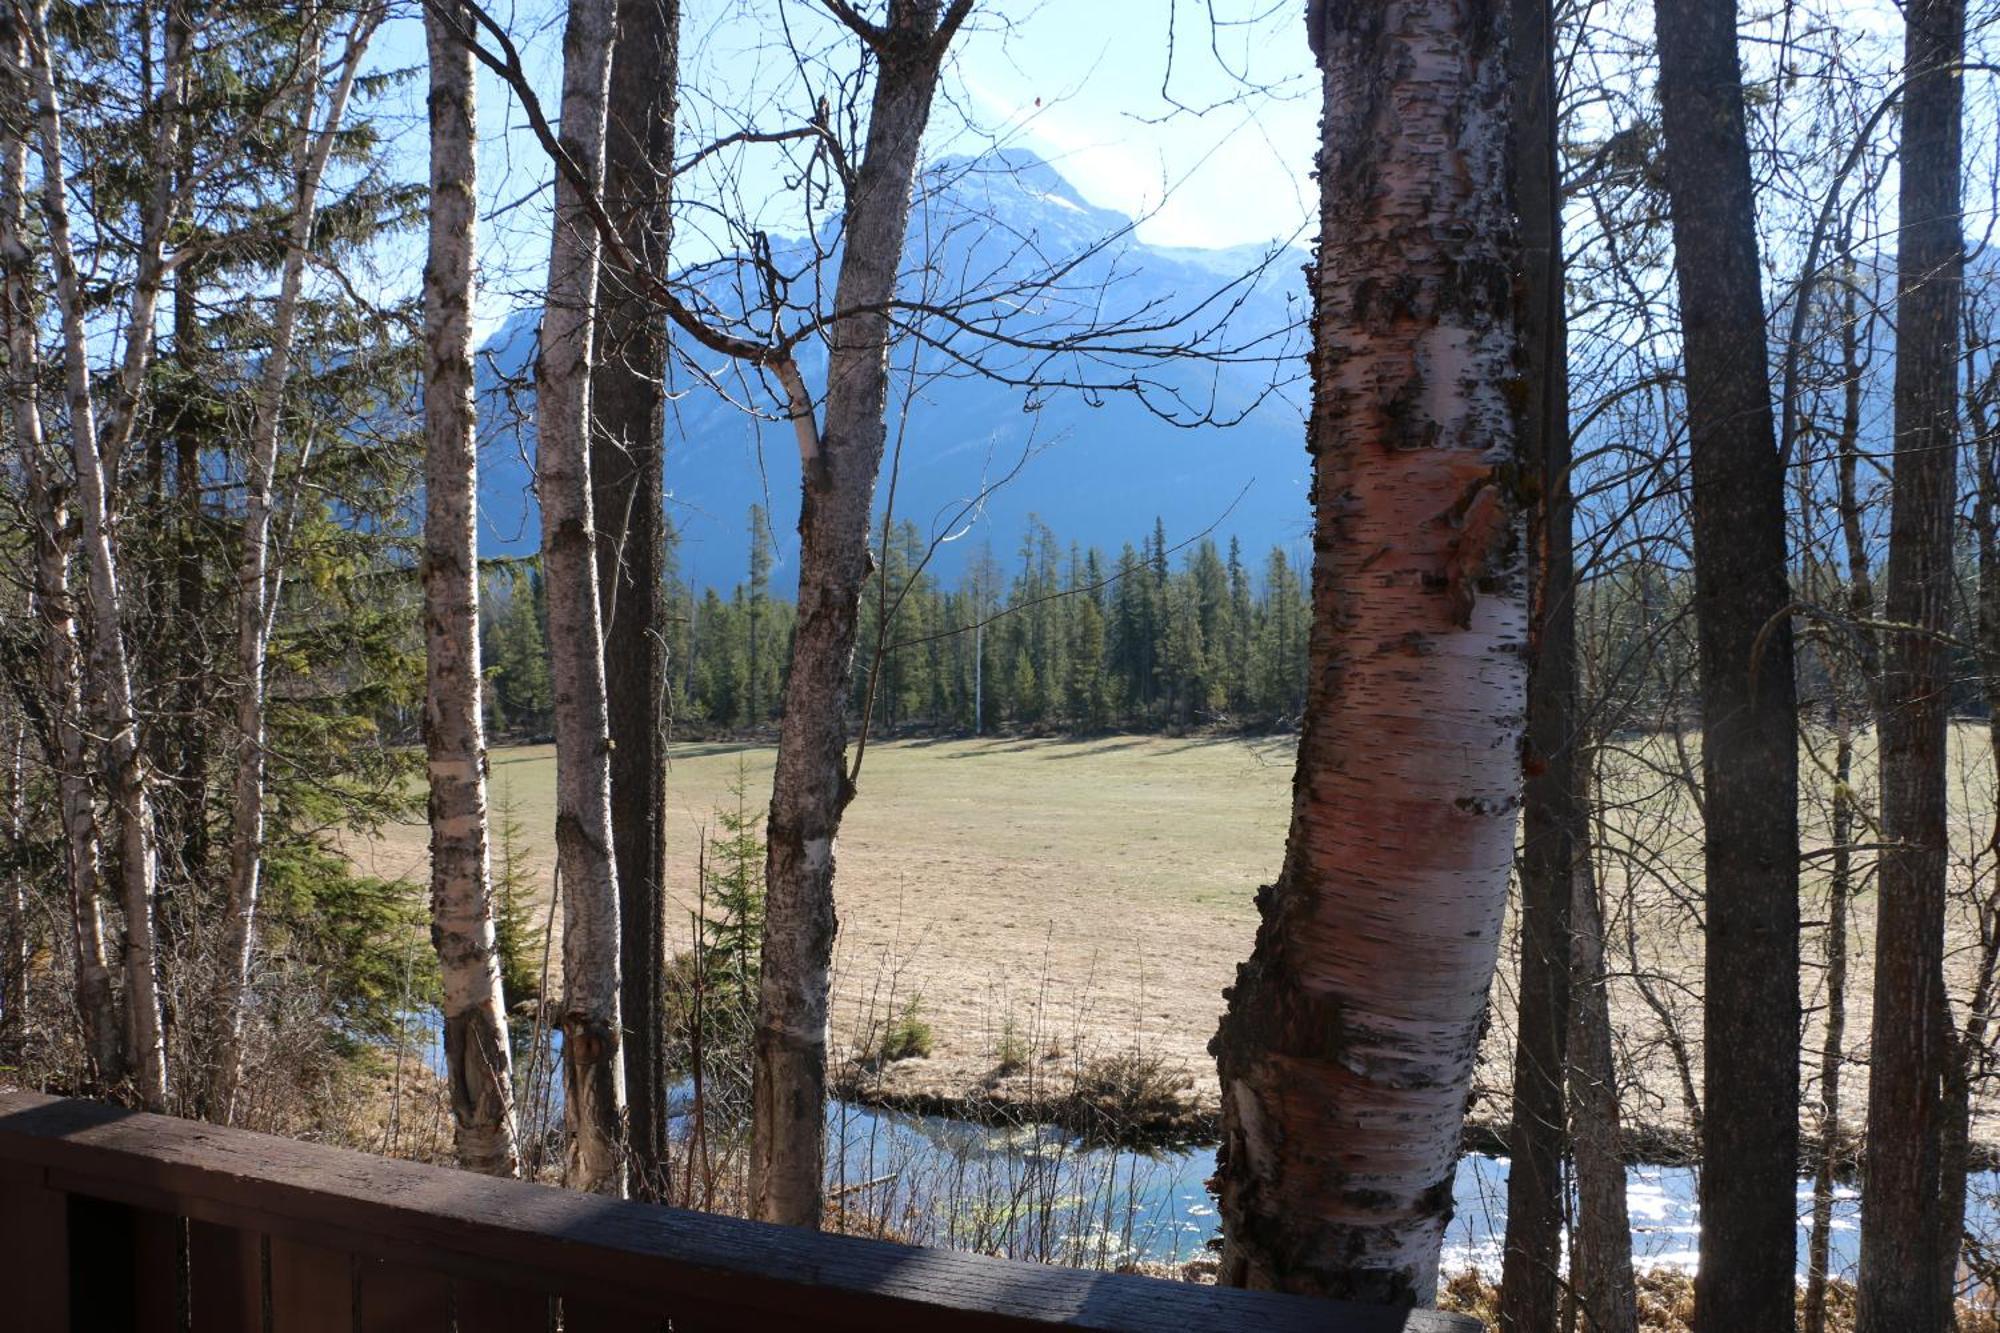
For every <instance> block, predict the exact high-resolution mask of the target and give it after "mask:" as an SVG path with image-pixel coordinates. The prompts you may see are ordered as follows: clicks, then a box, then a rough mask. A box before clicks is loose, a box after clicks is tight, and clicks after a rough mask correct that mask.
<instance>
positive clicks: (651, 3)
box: [590, 0, 680, 1199]
mask: <svg viewBox="0 0 2000 1333" xmlns="http://www.w3.org/2000/svg"><path fill="white" fill-rule="evenodd" d="M679 26H680V4H679V0H619V4H618V48H617V51H616V52H615V53H614V55H613V57H612V65H611V96H610V109H609V115H608V118H607V119H608V125H607V129H606V143H605V162H604V202H605V206H606V208H607V210H608V211H609V213H610V215H611V217H612V219H613V220H614V221H615V222H616V224H617V225H618V227H619V233H620V235H621V237H622V238H623V240H624V243H625V249H626V251H627V252H628V253H630V254H631V255H633V256H634V257H636V258H637V259H639V260H640V262H641V263H643V264H644V265H645V267H646V269H647V271H648V272H650V273H651V274H652V275H653V276H654V277H655V278H656V279H657V280H659V281H661V282H664V281H665V279H666V277H667V249H668V242H669V239H670V225H671V224H670V215H669V213H668V211H667V182H668V180H669V179H670V177H671V176H672V173H673V156H674V91H675V80H676V78H677V77H678V75H677V65H676V42H677V39H678V34H679ZM603 285H604V291H603V293H602V294H601V296H600V299H599V303H598V326H597V331H596V337H597V339H598V343H599V346H598V353H597V358H596V364H595V365H593V366H592V367H591V375H590V400H591V406H592V412H593V416H594V417H595V423H596V425H595V431H594V433H593V434H592V436H591V444H590V448H591V455H590V472H591V484H592V486H593V488H594V491H595V494H594V496H593V500H592V503H593V506H594V508H595V512H596V515H597V567H598V577H599V579H600V585H599V601H600V604H601V605H600V610H601V614H602V616H603V619H604V684H605V693H606V696H607V705H608V709H609V718H608V726H609V730H610V734H611V829H612V852H613V856H614V859H615V860H616V861H617V865H618V917H619V922H618V925H619V943H620V949H621V952H622V955H623V956H622V958H621V960H620V962H621V969H622V973H623V986H622V991H621V994H620V1004H621V1009H622V1013H623V1017H624V1023H625V1033H624V1043H623V1049H624V1056H625V1096H626V1099H627V1108H626V1110H627V1116H626V1120H627V1124H628V1126H629V1128H628V1136H627V1141H628V1148H629V1151H630V1153H631V1173H632V1186H633V1189H634V1191H635V1192H636V1193H637V1194H639V1195H640V1196H641V1197H643V1198H648V1199H658V1198H661V1197H662V1192H663V1190H664V1188H665V1184H666V1181H665V1177H664V1172H665V1170H666V1156H667V1110H666V1103H667V1052H666V1033H667V1020H666V1014H665V995H664V992H663V990H662V987H663V985H664V979H665V978H664V972H665V968H666V958H665V948H666V874H667V865H666V827H665V810H666V771H667V757H666V726H667V716H666V704H667V641H666V624H665V615H666V606H665V601H664V596H665V583H666V520H665V513H664V509H663V505H664V495H663V490H662V487H663V479H662V468H663V466H664V464H665V443H664V442H665V435H666V401H667V400H666V379H665V377H666V370H667V367H666V361H667V327H666V314H665V312H664V311H663V310H661V309H660V307H659V305H658V303H657V302H655V301H654V300H652V299H651V297H650V296H649V295H648V294H647V292H646V291H645V290H644V288H643V287H641V286H640V285H639V284H638V283H636V282H627V281H622V280H621V275H620V273H619V272H618V270H617V269H616V268H615V267H610V268H607V271H606V273H605V275H604V280H603Z"/></svg>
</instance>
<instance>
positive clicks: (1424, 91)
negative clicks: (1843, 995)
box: [1211, 3, 1527, 1305]
mask: <svg viewBox="0 0 2000 1333" xmlns="http://www.w3.org/2000/svg"><path fill="white" fill-rule="evenodd" d="M1308 27H1309V32H1310V36H1311V41H1312V47H1313V50H1314V53H1315V55H1316V56H1317V57H1318V61H1319V65H1320V69H1321V71H1322V75H1323V79H1324V95H1325V112H1324V115H1323V117H1322V120H1321V146H1320V157H1319V168H1320V181H1321V198H1322V203H1321V215H1320V224H1321V225H1320V255H1319V261H1318V264H1317V266H1316V267H1315V268H1314V269H1313V270H1312V275H1311V286H1312V291H1313V298H1314V309H1313V321H1314V330H1315V336H1314V354H1313V362H1312V370H1313V410H1312V418H1311V424H1310V427H1309V435H1308V444H1309V448H1310V450H1311V452H1312V455H1313V467H1314V485H1313V495H1314V497H1315V505H1316V526H1315V536H1314V567H1313V606H1314V617H1313V629H1312V643H1311V659H1312V667H1311V675H1310V697H1309V699H1308V703H1307V708H1306V715H1305V729H1304V733H1303V735H1302V736H1301V738H1300V744H1299V762H1298V776H1297V778H1296V780H1295V782H1294V787H1293V792H1294V796H1293V809H1292V824H1291V831H1290V834H1289V836H1288V838H1287V841H1286V849H1285V864H1284V869H1283V871H1282V873H1281V874H1280V876H1279V879H1278V882H1277V883H1276V884H1275V885H1273V886H1271V887H1270V888H1268V889H1266V890H1265V891H1263V892H1262V893H1260V894H1259V895H1258V907H1259V911H1260V913H1261V916H1262V921H1261V924H1260V926H1259V928H1258V932H1257V943H1256V948H1255V951H1254V952H1253V954H1252V955H1251V958H1250V960H1249V962H1247V963H1245V964H1244V965H1243V966H1242V967H1241V968H1240V969H1239V970H1238V973H1237V980H1236V985H1235V987H1234V988H1233V989H1232V990H1231V991H1229V992H1227V994H1228V997H1229V1008H1228V1012H1227V1014H1226V1015H1225V1016H1224V1018H1223V1021H1222V1026H1221V1030H1220V1031H1219V1032H1218V1033H1217V1035H1216V1038H1215V1040H1214V1042H1213V1043H1212V1044H1211V1049H1212V1050H1213V1051H1214V1052H1215V1055H1216V1058H1217V1065H1218V1069H1219V1072H1220V1074H1221V1078H1222V1090H1223V1092H1222V1097H1223V1142H1222V1147H1221V1149H1220V1150H1219V1153H1218V1161H1217V1175H1216V1184H1217V1187H1218V1191H1219V1195H1220V1200H1221V1211H1222V1217H1223V1256H1222V1270H1221V1280H1222V1281H1225V1282H1230V1283H1234V1284H1237V1285H1246V1286H1258V1287H1282V1288H1285V1289H1288V1290H1292V1291H1299V1292H1307V1293H1316V1294H1323V1295H1331V1296H1346V1297H1353V1298H1359V1299H1364V1300H1371V1301H1377V1302H1382V1303H1385V1304H1403V1305H1407V1304H1409V1303H1411V1302H1412V1301H1416V1302H1428V1301H1429V1300H1430V1299H1431V1298H1432V1295H1433V1293H1434V1290H1435V1286H1436V1281H1437V1265H1438V1254H1439V1247H1440V1244H1441V1242H1442V1239H1443V1235H1444V1227H1445V1222H1446V1220H1447V1218H1449V1216H1450V1214H1451V1188H1452V1177H1453V1171H1454V1167H1455V1165H1456V1163H1457V1158H1458V1136H1459V1130H1460V1124H1461V1120H1462V1118H1463V1116H1464V1111H1465V1101H1466V1095H1467V1090H1468V1088H1469V1086H1470V1080H1471V1075H1472V1063H1473V1058H1474V1055H1475V1052H1476V1049H1477V1046H1478V1038H1479V1030H1480V1026H1481V1021H1482V1017H1483V1015H1484V1011H1485V1004H1486V997H1487V991H1488V987H1489V985H1490V984H1491V981H1492V976H1493V968H1494V962H1495V958H1496V956H1497V950H1498V945H1499V933H1500V928H1501V920H1502V915H1503V912H1504V909H1505V905H1506V897H1507V877H1508V867H1509V863H1510V861H1511V859H1512V852H1513V845H1514V828H1515V814H1516V810H1517V808H1518V793H1519V783H1520V766H1519V750H1518V748H1517V747H1518V742H1519V740H1520V737H1521V734H1522V711H1523V708H1524V706H1525V702H1526V699H1525V685H1526V680H1525V674H1526V673H1525V670H1524V669H1523V664H1522V653H1523V650H1524V648H1525V647H1526V639H1527V596H1526V561H1525V559H1524V552H1523V533H1522V530H1521V523H1520V512H1519V504H1520V501H1519V496H1518V491H1517V488H1516V483H1515V481H1513V480H1510V479H1511V478H1515V477H1517V476H1518V471H1517V469H1518V468H1519V458H1520V454H1519V451H1520V424H1519V415H1520V410H1521V402H1520V400H1521V397H1522V395H1521V394H1520V393H1519V392H1518V391H1517V390H1516V389H1515V388H1513V387H1512V386H1514V385H1516V384H1517V383H1518V376H1519V373H1520V364H1519V357H1520V339H1519V327H1518V323H1517V312H1516V309H1515V293H1514V287H1513V274H1514V272H1515V267H1516V263H1517V257H1516V254H1515V221H1514V215H1513V205H1512V200H1511V198H1510V197H1509V190H1508V177H1509V169H1508V164H1509V156H1510V155H1509V128H1508V123H1509V119H1510V95H1509V78H1510V74H1509V68H1508V57H1507V29H1508V27H1509V23H1508V19H1507V17H1506V15H1505V14H1504V12H1503V13H1502V14H1498V15H1494V14H1486V13H1475V12H1474V11H1472V10H1468V9H1466V8H1465V7H1463V6H1460V5H1456V4H1451V3H1413V4H1409V5H1403V6H1398V7H1396V8H1393V9H1381V8H1376V7H1371V6H1350V5H1337V4H1329V3H1317V4H1314V5H1313V6H1312V7H1311V9H1310V10H1309V11H1308Z"/></svg>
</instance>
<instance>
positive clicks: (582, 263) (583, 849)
mask: <svg viewBox="0 0 2000 1333" xmlns="http://www.w3.org/2000/svg"><path fill="white" fill-rule="evenodd" d="M613 8H614V6H613V0H575V2H574V3H572V4H571V5H570V8H569V20H568V23H567V25H566V26H565V28H564V30H563V82H562V119H561V140H560V143H559V145H558V146H559V149H560V152H561V153H562V155H563V157H564V158H566V159H567V161H568V163H569V164H570V170H563V171H558V172H557V173H556V195H555V223H554V228H555V232H554V237H553V239H552V240H551V243H550V247H549V281H548V301H547V305H546V306H545V307H544V309H543V311H542V330H541V352H540V356H539V359H538V360H537V362H536V366H535V428H536V490H537V494H538V495H539V497H540V500H541V506H542V572H543V576H544V578H545V579H546V580H547V582H546V587H547V589H548V603H549V643H550V647H551V650H552V651H551V657H552V660H551V663H550V665H551V674H552V675H553V677H554V683H555V723H556V728H555V730H556V873H557V874H558V875H559V876H560V877H561V882H562V890H561V891H562V900H563V998H562V1028H563V1094H564V1103H563V1114H564V1118H565V1121H566V1123H567V1125H568V1128H569V1158H568V1164H567V1167H566V1171H565V1176H566V1178H567V1180H568V1182H569V1184H570V1185H571V1186H572V1187H574V1188H577V1189H583V1190H591V1191H595V1192H597V1193H600V1194H613V1195H622V1194H624V1192H625V1160H624V1158H625V1151H624V1143H623V1136H624V1118H625V1070H624V1064H623V1059H622V1056H621V1054H620V1051H619V1044H620V1040H621V1037H622V1028H623V1025H622V1022H621V1019H620V1015H619V993H618V992H619V922H618V868H617V864H616V862H615V860H614V858H613V853H612V831H611V763H610V760H611V755H610V737H609V734H608V730H607V726H608V724H607V712H606V703H605V684H604V625H603V621H602V619H601V616H600V612H599V603H598V582H599V572H598V564H597V540H596V529H595V519H594V514H593V511H592V504H591V485H590V430H591V415H590V365H591V355H592V337H593V332H594V327H593V326H594V323H595V319H596V313H597V295H598V282H599V272H598V270H599V257H600V252H601V250H602V241H601V239H600V237H599V234H598V231H597V219H596V218H595V217H594V216H593V215H592V214H591V212H590V211H589V209H588V204H589V203H595V202H596V199H595V194H594V192H595V191H597V189H598V188H599V184H600V180H601V177H602V174H603V170H604V134H605V117H606V99H607V96H608V93H609V87H610V80H611V59H612V55H611V51H612V33H613Z"/></svg>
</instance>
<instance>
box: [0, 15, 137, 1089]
mask: <svg viewBox="0 0 2000 1333" xmlns="http://www.w3.org/2000/svg"><path fill="white" fill-rule="evenodd" d="M0 43H4V45H5V48H6V50H7V52H8V53H9V56H10V61H11V64H12V68H13V70H14V71H17V72H15V73H10V74H8V75H7V76H6V84H5V87H6V104H5V106H4V107H0V123H4V124H5V125H7V126H9V127H15V126H21V125H24V124H25V123H26V112H27V109H28V98H27V97H26V95H25V90H24V89H23V87H22V81H21V77H20V75H19V74H18V71H19V70H20V69H21V68H22V64H23V58H24V56H25V49H24V47H23V45H22V42H21V31H20V27H19V24H18V22H17V21H16V20H15V18H14V15H13V12H12V10H11V9H10V10H8V11H7V12H5V13H4V14H0ZM27 157H28V146H27V143H26V142H25V141H24V140H23V139H21V138H20V137H19V132H18V130H17V131H16V132H14V133H13V134H10V135H9V137H8V139H7V142H6V149H5V158H4V162H0V172H4V176H0V229H4V231H0V264H4V265H5V272H4V289H0V300H4V302H5V305H4V307H3V308H0V317H4V319H5V321H6V335H7V366H8V384H7V399H8V408H9V412H10V415H11V417H12V420H13V426H14V444H15V447H16V449H17V450H18V451H19V453H20V459H21V475H22V478H23V480H24V482H25V484H26V491H27V501H28V516H29V521H30V522H31V523H32V524H33V527H34V533H33V542H34V553H35V582H34V605H35V616H36V619H37V621H38V622H39V623H40V625H41V638H42V643H41V649H42V653H41V656H42V669H43V681H44V688H45V689H46V690H47V697H48V699H49V700H50V701H52V703H53V704H54V708H53V709H52V710H51V714H50V717H49V719H48V730H49V732H50V740H51V741H52V744H51V745H50V747H49V748H50V753H49V756H48V757H49V765H50V767H51V768H53V769H54V770H55V772H56V792H57V807H58V810H59V813H60V816H61V820H62V829H63V862H64V878H65V881H66V882H67V886H68V889H69V904H70V934H71V941H72V947H73V952H74V955H75V962H76V1007H77V1014H78V1017H79V1018H80V1020H81V1022H82V1025H83V1042H84V1050H85V1052H86V1054H87V1055H88V1057H89V1060H90V1064H91V1070H92V1072H93V1074H94V1076H95V1077H96V1079H97V1080H98V1082H99V1083H100V1084H101V1085H102V1086H105V1087H116V1086H117V1084H118V1083H119V1082H120V1081H121V1080H122V1079H123V1078H124V1077H125V1075H126V1065H125V1038H124V1031H123V1027H124V1025H123V1022H122V1019H121V1018H120V1015H119V1011H118V998H117V995H116V993H115V991H114V990H113V987H112V978H111V964H110V960H109V958H108V957H107V955H106V953H105V947H104V913H103V907H102V905H101V900H100V894H101V893H102V883H101V879H100V854H101V846H102V843H101V838H100V834H99V830H98V824H97V807H96V799H95V796H94V795H93V793H92V789H91V782H90V748H89V743H88V741H87V739H86V737H85V735H84V731H83V716H84V714H83V681H82V673H81V668H80V662H81V658H82V654H81V651H80V649H79V648H78V645H77V631H76V611H75V606H74V604H73V602H72V599H71V596H70V586H69V561H70V554H71V546H72V538H71V536H70V532H71V518H70V514H69V510H68V506H67V505H65V504H64V503H63V502H62V500H61V498H60V495H59V489H60V488H59V486H58V485H57V484H56V483H55V481H54V479H53V478H51V476H50V475H49V466H50V460H49V458H48V454H47V445H46V442H45V437H44V434H43V430H42V407H41V374H42V366H41V348H40V344H39V341H38V339H37V336H36V328H35V315H34V297H33V288H32V285H31V284H32V276H31V275H32V273H33V267H34V256H33V255H32V253H31V252H30V251H29V249H28V244H27V239H26V235H25V231H24V227H25V224H26V191H27ZM17 787H18V784H17ZM19 929H20V924H19V923H18V922H17V925H16V938H13V939H10V940H9V944H10V946H13V947H15V948H20V947H22V946H24V945H25V936H22V935H19V933H18V932H19ZM8 962H9V965H10V967H13V968H15V969H16V972H17V975H18V977H19V980H20V982H25V980H26V976H27V971H26V967H25V957H23V958H21V959H19V960H17V959H15V958H14V957H13V956H12V955H11V954H10V957H9V959H8ZM9 981H10V985H9V988H8V992H7V1002H8V1006H9V1008H10V1010H11V1009H13V1008H14V1007H15V1006H16V1003H17V1001H18V999H19V995H20V990H21V985H20V984H18V983H16V981H15V978H14V977H10V978H9Z"/></svg>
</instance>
